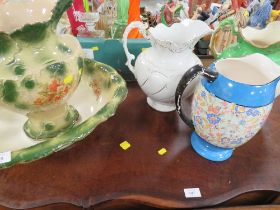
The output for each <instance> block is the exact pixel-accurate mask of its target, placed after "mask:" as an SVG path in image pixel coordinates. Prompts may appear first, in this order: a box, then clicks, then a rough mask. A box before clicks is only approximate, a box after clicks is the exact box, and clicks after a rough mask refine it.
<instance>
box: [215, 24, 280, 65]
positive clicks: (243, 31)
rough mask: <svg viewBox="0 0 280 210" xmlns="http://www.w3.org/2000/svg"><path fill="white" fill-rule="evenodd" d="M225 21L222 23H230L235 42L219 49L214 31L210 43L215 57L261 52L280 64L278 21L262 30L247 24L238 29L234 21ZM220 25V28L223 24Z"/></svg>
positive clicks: (279, 26) (241, 55)
mask: <svg viewBox="0 0 280 210" xmlns="http://www.w3.org/2000/svg"><path fill="white" fill-rule="evenodd" d="M226 21H227V22H224V25H227V26H228V25H230V27H231V28H232V30H231V35H232V36H236V39H237V42H236V43H234V44H229V45H227V46H226V47H225V48H224V49H223V50H221V51H219V49H218V48H217V46H218V45H217V43H218V42H219V40H218V39H217V36H216V32H217V31H215V33H214V34H213V36H212V39H211V43H210V48H211V51H212V54H213V55H214V56H215V57H217V58H218V59H220V58H229V57H243V56H245V55H250V54H253V53H261V54H263V55H266V56H267V57H269V58H270V59H271V60H273V61H274V62H275V63H277V64H278V65H280V21H274V22H271V23H269V24H268V25H267V26H266V28H264V29H262V30H259V29H256V28H253V27H249V26H247V27H246V28H239V29H238V28H236V27H235V22H234V21H230V20H226ZM220 27H221V28H222V27H223V25H221V26H220Z"/></svg>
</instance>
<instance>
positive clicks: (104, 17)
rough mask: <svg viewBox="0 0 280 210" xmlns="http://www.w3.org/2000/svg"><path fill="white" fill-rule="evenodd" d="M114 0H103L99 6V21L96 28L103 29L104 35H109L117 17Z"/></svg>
mask: <svg viewBox="0 0 280 210" xmlns="http://www.w3.org/2000/svg"><path fill="white" fill-rule="evenodd" d="M116 7H117V6H116V0H105V1H104V2H103V3H102V4H101V5H100V6H99V7H98V10H97V11H98V12H99V16H100V18H99V21H98V23H97V25H96V28H97V29H99V30H104V31H105V37H106V38H107V37H110V34H111V27H112V26H113V24H114V21H115V19H116V17H117V11H116Z"/></svg>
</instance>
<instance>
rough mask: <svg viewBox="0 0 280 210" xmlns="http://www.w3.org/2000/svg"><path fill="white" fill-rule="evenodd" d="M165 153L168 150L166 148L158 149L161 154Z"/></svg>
mask: <svg viewBox="0 0 280 210" xmlns="http://www.w3.org/2000/svg"><path fill="white" fill-rule="evenodd" d="M165 153H167V150H166V149H165V148H161V149H160V150H159V151H158V154H159V155H164V154H165Z"/></svg>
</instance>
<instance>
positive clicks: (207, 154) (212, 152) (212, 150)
mask: <svg viewBox="0 0 280 210" xmlns="http://www.w3.org/2000/svg"><path fill="white" fill-rule="evenodd" d="M191 145H192V147H193V149H194V150H195V151H196V152H197V153H198V154H199V155H200V156H202V157H204V158H206V159H207V160H211V161H224V160H227V159H229V158H230V157H231V156H232V154H233V149H227V148H221V147H217V146H214V145H212V144H210V143H208V142H207V141H205V140H204V139H202V138H201V137H200V136H198V135H197V134H196V132H193V133H192V136H191Z"/></svg>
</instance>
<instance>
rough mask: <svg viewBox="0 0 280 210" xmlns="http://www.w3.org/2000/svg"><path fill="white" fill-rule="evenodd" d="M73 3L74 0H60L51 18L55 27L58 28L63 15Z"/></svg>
mask: <svg viewBox="0 0 280 210" xmlns="http://www.w3.org/2000/svg"><path fill="white" fill-rule="evenodd" d="M72 3H73V0H58V2H57V4H56V6H55V8H54V9H53V15H52V17H51V20H50V23H51V25H52V27H53V28H56V26H57V23H58V21H59V20H60V18H61V16H62V15H63V13H64V12H65V11H66V10H67V9H68V8H69V7H70V6H71V4H72Z"/></svg>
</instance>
